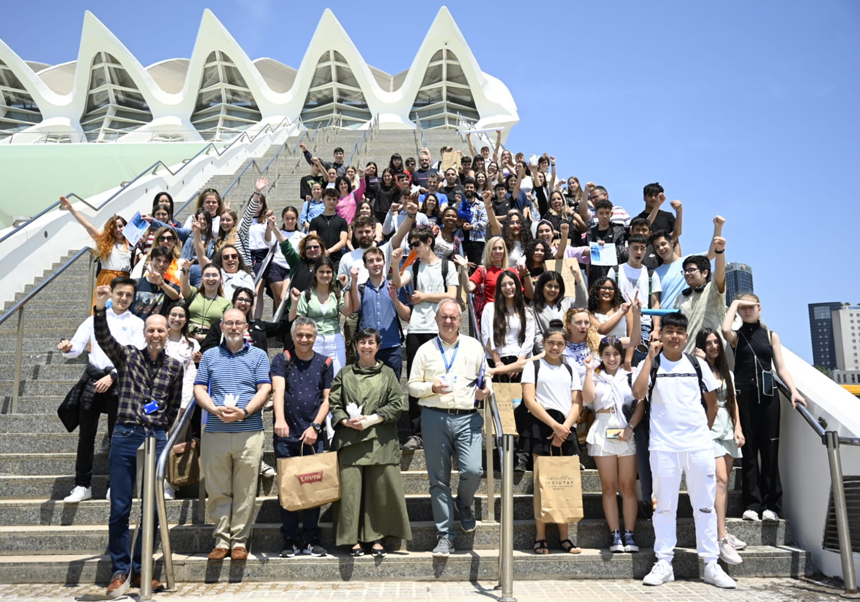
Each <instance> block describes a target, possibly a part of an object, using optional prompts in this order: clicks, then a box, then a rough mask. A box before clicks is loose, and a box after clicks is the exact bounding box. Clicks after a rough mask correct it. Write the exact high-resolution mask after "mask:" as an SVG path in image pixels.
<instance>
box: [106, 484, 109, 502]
mask: <svg viewBox="0 0 860 602" xmlns="http://www.w3.org/2000/svg"><path fill="white" fill-rule="evenodd" d="M105 499H106V500H107V501H110V487H108V489H107V493H106V494H105Z"/></svg>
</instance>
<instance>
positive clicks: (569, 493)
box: [534, 455, 583, 524]
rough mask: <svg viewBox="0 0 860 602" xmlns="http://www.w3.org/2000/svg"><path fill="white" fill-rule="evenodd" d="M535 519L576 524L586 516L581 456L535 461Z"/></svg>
mask: <svg viewBox="0 0 860 602" xmlns="http://www.w3.org/2000/svg"><path fill="white" fill-rule="evenodd" d="M534 511H535V518H536V519H537V520H539V521H541V522H544V523H556V524H565V523H577V522H579V521H580V520H581V519H582V517H583V511H582V476H581V474H580V470H579V456H560V455H559V456H538V457H536V458H535V461H534Z"/></svg>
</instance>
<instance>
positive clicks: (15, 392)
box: [0, 246, 90, 414]
mask: <svg viewBox="0 0 860 602" xmlns="http://www.w3.org/2000/svg"><path fill="white" fill-rule="evenodd" d="M89 251H90V247H88V246H87V247H84V248H83V249H81V250H80V251H78V252H77V253H75V254H74V255H73V256H72V257H71V258H70V259H69V260H68V261H66V263H64V264H63V265H61V266H60V267H59V268H57V270H55V271H54V272H53V273H52V274H51V275H49V276H48V277H47V278H45V279H44V280H43V281H42V282H40V283H39V284H37V285H36V287H35V288H34V289H33V290H31V291H30V292H29V293H27V294H26V295H24V298H23V299H21V300H20V301H18V302H17V303H16V304H15V305H13V306H12V307H11V308H9V310H8V311H7V312H5V313H4V314H3V315H2V316H0V324H3V322H5V321H6V320H8V319H9V318H11V317H12V315H13V314H15V312H18V330H17V336H16V341H17V343H16V346H15V376H14V378H13V380H12V407H11V412H10V413H12V414H17V413H18V396H19V393H20V389H21V359H22V358H21V355H22V354H21V347H22V346H23V344H24V306H25V305H27V303H29V302H30V300H31V299H33V297H35V296H36V295H38V294H39V293H40V292H42V290H43V289H44V288H45V287H46V286H48V285H49V284H51V283H52V282H53V281H54V280H56V279H57V278H58V277H59V276H60V274H62V273H63V272H65V271H66V270H67V269H68V268H69V266H71V265H72V264H73V263H75V262H76V261H77V260H78V259H80V258H81V257H82V256H83V255H85V254H86V253H88V252H89Z"/></svg>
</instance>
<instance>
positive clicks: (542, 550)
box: [532, 539, 549, 554]
mask: <svg viewBox="0 0 860 602" xmlns="http://www.w3.org/2000/svg"><path fill="white" fill-rule="evenodd" d="M532 549H533V550H534V553H535V554H549V546H548V545H546V540H545V539H536V540H535V544H534V547H533V548H532Z"/></svg>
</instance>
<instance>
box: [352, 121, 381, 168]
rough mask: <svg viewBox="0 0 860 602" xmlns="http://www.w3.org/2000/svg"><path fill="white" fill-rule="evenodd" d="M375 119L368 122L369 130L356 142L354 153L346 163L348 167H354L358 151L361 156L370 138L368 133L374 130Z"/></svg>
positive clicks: (353, 148)
mask: <svg viewBox="0 0 860 602" xmlns="http://www.w3.org/2000/svg"><path fill="white" fill-rule="evenodd" d="M374 119H375V117H371V118H370V121H369V122H368V127H367V129H365V130H364V132H362V134H361V138H360V139H359V140H356V142H355V144H353V145H352V152H351V153H350V154H349V159H347V161H346V164H347V165H352V158H353V156H354V155H355V152H356V150H358V153H359V154H361V150H362V149H363V148H364V143H365V141H366V140H367V138H368V136H369V134H368V132H370V131H372V130H373V120H374Z"/></svg>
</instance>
